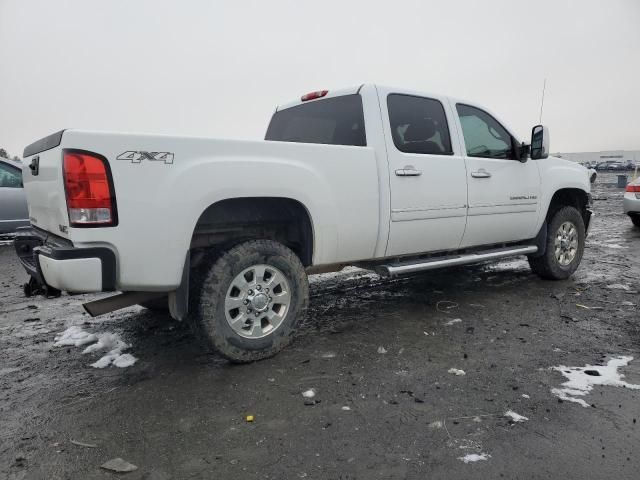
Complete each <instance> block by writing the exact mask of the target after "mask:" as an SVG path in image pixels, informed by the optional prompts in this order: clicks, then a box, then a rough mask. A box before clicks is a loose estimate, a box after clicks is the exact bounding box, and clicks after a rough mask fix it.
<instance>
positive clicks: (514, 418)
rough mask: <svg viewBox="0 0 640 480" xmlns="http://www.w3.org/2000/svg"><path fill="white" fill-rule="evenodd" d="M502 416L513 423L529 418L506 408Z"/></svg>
mask: <svg viewBox="0 0 640 480" xmlns="http://www.w3.org/2000/svg"><path fill="white" fill-rule="evenodd" d="M504 416H505V417H507V418H508V419H510V420H511V421H512V422H514V423H519V422H526V421H527V420H529V419H528V418H527V417H525V416H522V415H519V414H517V413H516V412H514V411H513V410H507V411H506V412H504Z"/></svg>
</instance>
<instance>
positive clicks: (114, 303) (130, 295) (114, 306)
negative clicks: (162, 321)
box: [82, 292, 167, 317]
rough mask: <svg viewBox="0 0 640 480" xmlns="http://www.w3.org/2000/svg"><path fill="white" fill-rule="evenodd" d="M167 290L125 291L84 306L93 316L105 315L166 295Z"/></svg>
mask: <svg viewBox="0 0 640 480" xmlns="http://www.w3.org/2000/svg"><path fill="white" fill-rule="evenodd" d="M166 296H167V292H123V293H120V294H118V295H113V296H111V297H107V298H101V299H100V300H94V301H93V302H87V303H83V304H82V306H83V307H84V309H85V310H86V311H87V313H88V314H89V315H91V316H92V317H97V316H98V315H104V314H105V313H109V312H115V311H116V310H120V309H121V308H125V307H130V306H131V305H137V304H139V303H144V302H148V301H149V300H155V299H156V298H161V297H166Z"/></svg>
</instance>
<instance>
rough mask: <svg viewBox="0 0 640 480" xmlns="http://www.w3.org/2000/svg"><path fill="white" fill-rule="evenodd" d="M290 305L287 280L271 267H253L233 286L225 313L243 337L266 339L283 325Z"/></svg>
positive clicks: (229, 292) (228, 292)
mask: <svg viewBox="0 0 640 480" xmlns="http://www.w3.org/2000/svg"><path fill="white" fill-rule="evenodd" d="M290 304H291V290H290V289H289V282H288V281H287V277H285V275H284V274H283V273H282V272H281V271H280V270H278V269H277V268H275V267H272V266H271V265H253V266H251V267H249V268H245V269H244V270H243V271H242V272H240V273H239V274H238V275H236V277H235V278H234V279H233V281H232V282H231V286H229V289H228V290H227V295H226V297H225V300H224V313H225V316H226V318H227V322H228V323H229V326H230V327H231V328H232V329H233V331H234V332H236V333H237V334H238V335H240V336H241V337H245V338H263V337H266V336H267V335H270V334H272V333H273V332H274V331H276V329H277V328H278V327H279V326H280V325H281V324H282V322H283V321H284V319H285V317H286V316H287V313H288V312H289V306H290Z"/></svg>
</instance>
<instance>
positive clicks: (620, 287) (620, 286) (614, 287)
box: [607, 283, 631, 291]
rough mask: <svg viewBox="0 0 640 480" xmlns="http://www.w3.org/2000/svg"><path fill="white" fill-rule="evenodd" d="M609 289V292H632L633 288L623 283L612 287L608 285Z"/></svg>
mask: <svg viewBox="0 0 640 480" xmlns="http://www.w3.org/2000/svg"><path fill="white" fill-rule="evenodd" d="M607 288H608V289H609V290H627V291H628V290H631V287H630V286H629V285H625V284H623V283H614V284H612V285H607Z"/></svg>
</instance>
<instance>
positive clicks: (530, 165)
mask: <svg viewBox="0 0 640 480" xmlns="http://www.w3.org/2000/svg"><path fill="white" fill-rule="evenodd" d="M455 109H456V112H457V120H458V122H459V123H458V125H459V126H460V129H461V131H462V136H461V137H462V138H461V141H462V143H463V145H464V149H465V160H466V164H467V171H468V177H467V184H468V188H469V211H468V214H467V228H466V230H465V233H464V238H463V240H462V247H472V246H479V245H491V244H499V243H506V242H513V241H517V240H526V239H530V238H533V237H535V236H536V233H537V232H535V227H536V223H537V219H538V209H539V201H538V198H539V196H540V174H539V171H538V165H537V162H536V161H532V160H528V161H526V162H520V161H519V160H518V159H517V158H516V157H517V155H516V148H518V142H517V141H516V140H515V138H514V137H513V136H512V135H511V134H510V133H509V132H508V131H507V129H506V128H505V127H504V126H502V124H501V123H500V122H499V121H498V120H496V119H495V117H493V116H492V115H491V114H490V113H488V112H486V111H485V110H483V109H481V108H479V107H476V106H473V105H467V104H462V103H457V104H455Z"/></svg>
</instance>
